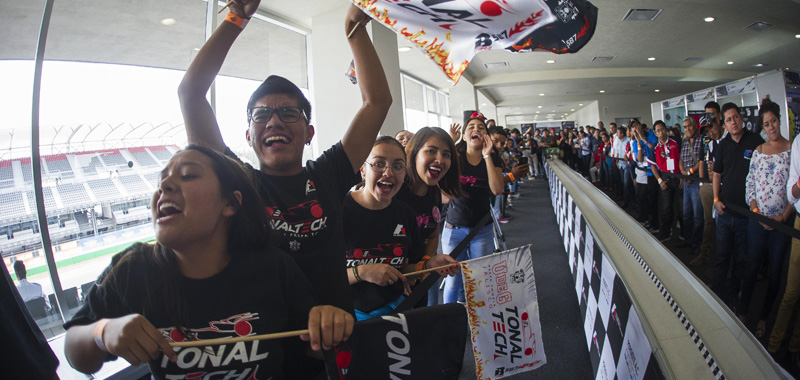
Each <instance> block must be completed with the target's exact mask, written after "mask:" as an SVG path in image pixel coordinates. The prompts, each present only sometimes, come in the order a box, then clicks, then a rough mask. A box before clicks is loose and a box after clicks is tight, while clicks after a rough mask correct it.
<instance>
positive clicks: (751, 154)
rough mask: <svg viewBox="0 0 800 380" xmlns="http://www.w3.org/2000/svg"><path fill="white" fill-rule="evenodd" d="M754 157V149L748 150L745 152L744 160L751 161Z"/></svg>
mask: <svg viewBox="0 0 800 380" xmlns="http://www.w3.org/2000/svg"><path fill="white" fill-rule="evenodd" d="M752 157H753V150H752V149H748V150H746V151H744V159H745V160H749V159H751V158H752Z"/></svg>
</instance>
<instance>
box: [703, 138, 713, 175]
mask: <svg viewBox="0 0 800 380" xmlns="http://www.w3.org/2000/svg"><path fill="white" fill-rule="evenodd" d="M702 138H703V140H702V147H703V149H702V150H701V158H702V160H703V164H702V165H703V171H704V172H705V177H703V178H709V179H710V178H711V171H710V170H708V164H709V163H710V162H714V151H715V150H716V149H717V140H714V139H712V138H711V137H709V136H708V135H702Z"/></svg>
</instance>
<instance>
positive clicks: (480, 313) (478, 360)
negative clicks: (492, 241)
mask: <svg viewBox="0 0 800 380" xmlns="http://www.w3.org/2000/svg"><path fill="white" fill-rule="evenodd" d="M461 270H462V273H463V276H464V291H465V293H466V298H467V312H468V316H469V325H470V330H471V334H472V346H473V351H474V352H475V371H476V375H477V378H478V379H480V380H483V379H501V378H503V377H505V376H508V375H513V374H517V373H520V372H524V371H529V370H532V369H536V368H538V367H540V366H542V365H544V364H545V363H547V358H546V357H545V354H544V346H543V344H542V328H541V324H540V322H539V302H538V299H537V296H536V282H535V280H534V278H533V259H532V257H531V250H530V245H528V246H525V247H520V248H515V249H512V250H508V251H505V252H501V253H497V254H494V255H491V256H486V257H482V258H479V259H474V260H470V261H468V262H463V263H461Z"/></svg>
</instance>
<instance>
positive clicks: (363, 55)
mask: <svg viewBox="0 0 800 380" xmlns="http://www.w3.org/2000/svg"><path fill="white" fill-rule="evenodd" d="M369 20H370V19H369V17H368V16H367V15H366V14H364V12H362V11H361V8H359V7H357V6H355V5H350V9H349V10H348V11H347V18H346V20H345V23H344V25H345V31H344V32H345V35H347V34H349V33H350V31H351V30H352V29H353V27H356V30H355V33H353V35H352V36H351V37H350V38H349V39H348V40H347V42H348V43H349V44H350V50H351V51H352V52H353V61H354V64H355V68H356V77H357V78H358V86H359V88H360V89H361V109H359V110H358V112H357V113H356V116H355V117H354V118H353V121H352V122H350V127H348V128H347V132H345V134H344V137H343V138H342V147H343V148H344V151H345V153H347V157H348V158H350V164H352V165H353V171H358V168H360V167H361V165H362V164H364V160H366V159H367V156H368V155H369V151H370V150H371V149H372V144H373V143H374V142H375V138H376V137H377V136H378V132H379V131H380V130H381V126H382V125H383V121H384V120H385V119H386V114H387V113H388V112H389V106H391V105H392V95H391V93H390V92H389V83H388V82H387V81H386V74H384V72H383V66H381V61H380V59H379V58H378V53H377V52H375V47H374V46H373V45H372V41H371V40H370V38H369V35H368V34H367V30H366V27H364V25H365V24H366V23H367V22H368V21H369ZM356 24H358V25H356Z"/></svg>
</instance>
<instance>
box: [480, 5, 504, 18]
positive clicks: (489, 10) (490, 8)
mask: <svg viewBox="0 0 800 380" xmlns="http://www.w3.org/2000/svg"><path fill="white" fill-rule="evenodd" d="M481 12H482V13H483V14H485V15H487V16H489V17H497V16H500V15H501V14H503V9H502V8H500V6H499V5H497V3H495V2H493V1H484V2H483V3H481Z"/></svg>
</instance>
